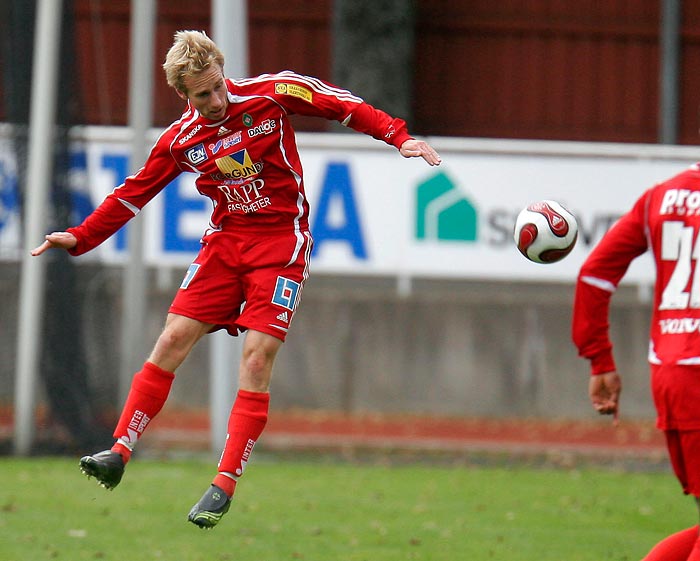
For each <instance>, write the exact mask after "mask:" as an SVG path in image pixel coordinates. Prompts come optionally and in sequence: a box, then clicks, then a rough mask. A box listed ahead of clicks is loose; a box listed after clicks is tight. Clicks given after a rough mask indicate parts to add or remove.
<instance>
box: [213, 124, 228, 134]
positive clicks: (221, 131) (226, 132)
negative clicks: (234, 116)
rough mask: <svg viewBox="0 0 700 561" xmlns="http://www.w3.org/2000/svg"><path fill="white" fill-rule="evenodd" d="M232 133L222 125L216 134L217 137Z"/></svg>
mask: <svg viewBox="0 0 700 561" xmlns="http://www.w3.org/2000/svg"><path fill="white" fill-rule="evenodd" d="M230 132H231V131H230V130H228V129H227V128H226V127H225V126H223V125H222V126H220V127H219V132H217V133H216V136H224V135H225V134H228V133H230Z"/></svg>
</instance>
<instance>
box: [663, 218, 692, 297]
mask: <svg viewBox="0 0 700 561" xmlns="http://www.w3.org/2000/svg"><path fill="white" fill-rule="evenodd" d="M699 257H700V236H695V228H694V227H692V226H686V225H685V223H684V222H680V221H668V222H664V224H663V230H662V233H661V259H662V260H664V261H675V262H676V266H675V268H674V269H673V273H671V278H670V279H669V280H668V283H667V284H666V288H664V291H663V294H662V295H661V304H659V310H683V309H686V308H688V307H690V308H700V275H698V274H697V273H698V271H697V269H698V263H699V262H700V259H699ZM693 260H695V265H694V266H693ZM691 277H692V278H691ZM689 281H690V292H688V291H687V287H688V282H689Z"/></svg>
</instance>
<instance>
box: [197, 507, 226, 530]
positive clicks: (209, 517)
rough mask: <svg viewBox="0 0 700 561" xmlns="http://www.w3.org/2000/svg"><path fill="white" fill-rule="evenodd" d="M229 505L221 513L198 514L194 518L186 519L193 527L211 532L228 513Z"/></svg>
mask: <svg viewBox="0 0 700 561" xmlns="http://www.w3.org/2000/svg"><path fill="white" fill-rule="evenodd" d="M228 509H229V505H226V508H225V509H224V510H223V511H222V512H198V513H197V514H196V515H194V516H189V517H188V518H187V519H188V520H189V521H190V522H192V524H194V525H195V526H199V527H200V528H201V529H202V530H211V529H212V528H213V527H214V526H216V525H217V524H218V523H219V520H221V518H222V517H223V516H224V514H226V513H227V512H228Z"/></svg>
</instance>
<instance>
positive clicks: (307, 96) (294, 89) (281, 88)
mask: <svg viewBox="0 0 700 561" xmlns="http://www.w3.org/2000/svg"><path fill="white" fill-rule="evenodd" d="M275 93H276V94H282V95H293V96H294V97H300V98H301V99H303V100H305V101H308V102H309V103H311V102H312V101H313V97H314V95H313V93H311V90H307V89H306V88H305V87H303V86H300V85H298V84H275Z"/></svg>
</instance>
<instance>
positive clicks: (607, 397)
mask: <svg viewBox="0 0 700 561" xmlns="http://www.w3.org/2000/svg"><path fill="white" fill-rule="evenodd" d="M621 391H622V380H621V379H620V376H619V374H618V373H617V372H615V371H613V372H606V373H605V374H598V375H595V376H591V378H590V380H589V382H588V395H589V397H590V398H591V404H592V405H593V408H594V409H595V410H596V411H598V413H600V414H601V415H612V416H613V423H614V424H617V422H618V419H619V401H620V392H621Z"/></svg>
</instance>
